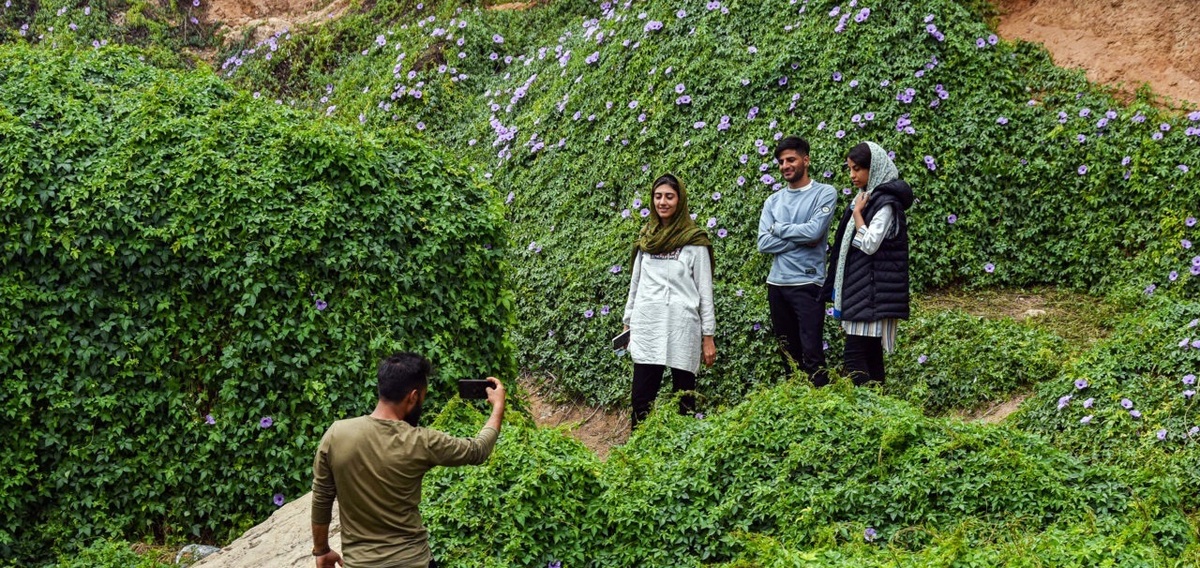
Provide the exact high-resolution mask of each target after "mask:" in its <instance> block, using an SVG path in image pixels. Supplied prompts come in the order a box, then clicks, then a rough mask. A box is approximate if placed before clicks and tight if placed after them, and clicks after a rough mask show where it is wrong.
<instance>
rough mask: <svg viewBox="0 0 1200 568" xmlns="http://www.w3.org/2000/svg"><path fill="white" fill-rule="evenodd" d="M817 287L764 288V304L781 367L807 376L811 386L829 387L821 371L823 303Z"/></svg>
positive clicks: (811, 285) (823, 366)
mask: <svg viewBox="0 0 1200 568" xmlns="http://www.w3.org/2000/svg"><path fill="white" fill-rule="evenodd" d="M820 295H821V287H820V286H819V285H816V284H806V285H803V286H774V285H771V284H768V285H767V304H768V305H770V307H771V327H772V328H773V329H774V332H775V337H776V338H777V339H778V340H779V347H780V350H781V351H782V353H783V364H784V368H786V369H787V370H788V372H789V373H790V372H791V363H795V364H796V366H798V367H799V368H800V370H801V371H804V372H805V373H808V379H809V380H810V381H812V384H813V386H818V387H823V386H825V385H827V384H829V375H828V374H827V372H826V368H825V346H824V341H823V340H822V338H821V330H822V329H823V328H824V326H825V304H824V302H822V301H821V299H820Z"/></svg>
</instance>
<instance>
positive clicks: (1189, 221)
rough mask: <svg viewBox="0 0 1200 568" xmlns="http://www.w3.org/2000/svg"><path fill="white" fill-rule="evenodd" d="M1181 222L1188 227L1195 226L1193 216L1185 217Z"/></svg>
mask: <svg viewBox="0 0 1200 568" xmlns="http://www.w3.org/2000/svg"><path fill="white" fill-rule="evenodd" d="M1183 224H1184V225H1187V226H1189V227H1195V226H1196V218H1195V217H1188V218H1187V219H1185V220H1184V221H1183Z"/></svg>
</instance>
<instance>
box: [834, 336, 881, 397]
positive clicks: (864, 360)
mask: <svg viewBox="0 0 1200 568" xmlns="http://www.w3.org/2000/svg"><path fill="white" fill-rule="evenodd" d="M842 366H843V371H844V372H845V373H846V375H848V376H849V377H850V379H851V380H853V381H854V384H855V385H863V384H866V383H867V382H869V381H876V382H880V383H882V382H883V339H882V338H879V337H866V336H862V335H846V350H845V352H844V355H843V357H842Z"/></svg>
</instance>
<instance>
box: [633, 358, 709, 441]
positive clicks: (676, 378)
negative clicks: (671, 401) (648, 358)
mask: <svg viewBox="0 0 1200 568" xmlns="http://www.w3.org/2000/svg"><path fill="white" fill-rule="evenodd" d="M664 369H665V367H664V366H663V365H642V364H639V363H634V364H633V396H632V398H633V419H632V421H631V422H632V426H631V428H630V429H634V428H637V425H638V422H641V421H642V420H643V419H645V418H646V415H647V414H650V406H652V405H653V404H654V399H656V398H658V390H659V389H660V388H662V379H663V370H664ZM671 388H672V389H673V390H675V391H681V390H682V391H691V390H696V375H695V374H693V373H689V372H687V371H684V370H680V369H675V368H672V369H671ZM695 409H696V397H694V396H692V395H685V396H682V397H680V399H679V413H680V414H691V413H692V412H694V411H695Z"/></svg>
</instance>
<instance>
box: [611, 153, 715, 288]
mask: <svg viewBox="0 0 1200 568" xmlns="http://www.w3.org/2000/svg"><path fill="white" fill-rule="evenodd" d="M660 185H666V186H668V187H671V188H672V189H675V190H676V191H677V192H678V193H679V205H678V206H677V207H676V208H675V214H674V215H672V216H671V218H670V219H668V220H667V222H666V223H665V224H664V223H663V220H662V219H661V218H659V216H658V209H657V208H655V207H654V203H653V201H654V197H653V195H654V194H653V191H654V188H656V187H658V186H660ZM650 190H651V197H650V201H651V203H650V220H649V221H647V222H646V225H645V226H643V227H642V230H641V231H640V232H639V233H638V238H637V240H636V241H634V243H633V253H632V255H631V256H630V261H631V264H632V261H634V260H637V253H638V251H639V250H640V251H645V252H646V253H647V254H662V253H665V252H670V251H673V250H675V249H677V248H679V247H683V246H687V245H696V246H703V247H708V261H709V264H710V267H711V268H712V269H713V270H714V271H715V270H716V263H717V261H716V258H715V257H713V250H712V241H711V240H709V238H708V233H706V232H705V231H704V229H701V228H700V227H698V226H697V225H696V222H695V221H693V220H692V214H691V211H689V210H688V204H687V191H685V190H684V188H683V182H681V181H679V178H676V177H675V176H674V175H671V174H663V175H662V176H660V177H659V178H658V179H657V180H655V183H654V186H652V187H651V188H650Z"/></svg>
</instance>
